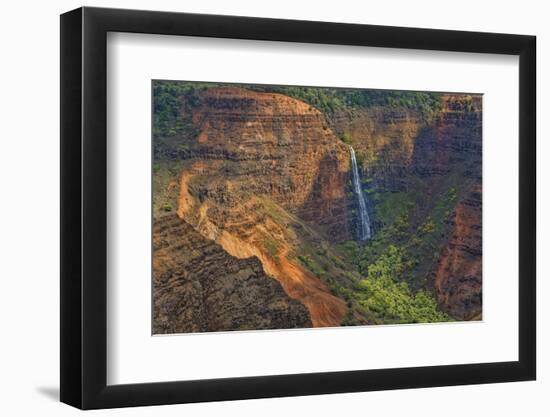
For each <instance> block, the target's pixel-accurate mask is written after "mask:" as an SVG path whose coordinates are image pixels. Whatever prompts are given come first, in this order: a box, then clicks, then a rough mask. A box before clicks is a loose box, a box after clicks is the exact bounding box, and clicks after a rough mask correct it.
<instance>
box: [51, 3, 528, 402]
mask: <svg viewBox="0 0 550 417" xmlns="http://www.w3.org/2000/svg"><path fill="white" fill-rule="evenodd" d="M535 67H536V58H535V37H531V36H523V35H509V34H492V33H474V32H458V31H446V30H431V29H414V28H398V27H384V26H371V25H355V24H341V23H327V22H310V21H292V20H275V19H264V18H251V17H234V16H214V15H196V14H183V13H167V12H150V11H135V10H117V9H101V8H87V7H85V8H80V9H77V10H74V11H71V12H68V13H65V14H63V15H62V16H61V401H63V402H65V403H67V404H70V405H73V406H75V407H79V408H82V409H93V408H111V407H125V406H139V405H155V404H173V403H186V402H200V401H218V400H235V399H248V398H264V397H277V396H297V395H313V394H326V393H343V392H356V391H371V390H386V389H400V388H418V387H434V386H445V385H462V384H480V383H495V382H506V381H523V380H533V379H535V375H536V351H535V345H536V331H535V329H536V317H535V298H536V297H535V289H536V285H535V253H536V251H535V248H536V224H535V218H536V216H535V214H536V211H535V210H536V208H535V207H536V204H535V201H536V191H535V162H536V157H535V105H536V97H535V79H536V77H535Z"/></svg>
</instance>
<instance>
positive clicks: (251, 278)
mask: <svg viewBox="0 0 550 417" xmlns="http://www.w3.org/2000/svg"><path fill="white" fill-rule="evenodd" d="M153 249H154V251H155V257H154V260H153V300H154V306H153V333H154V334H162V333H189V332H206V331H226V330H252V329H254V330H258V329H284V328H294V327H296V328H303V327H311V320H310V319H309V314H308V312H307V309H306V308H305V307H304V306H303V305H302V304H301V303H299V302H297V301H294V300H292V299H291V298H290V297H288V295H286V293H285V291H284V290H283V288H282V287H281V285H280V284H279V283H278V282H277V281H275V280H274V279H272V278H270V277H269V276H267V275H266V274H265V272H264V271H263V268H262V265H261V263H260V262H259V261H258V259H256V258H248V259H238V258H235V257H233V256H231V255H229V254H228V253H227V252H225V251H224V250H223V249H222V248H221V247H220V246H219V245H217V244H216V243H214V242H212V241H211V240H208V239H205V238H204V237H203V236H201V235H200V234H199V233H198V232H196V231H195V230H194V229H193V228H192V227H191V226H190V225H188V224H187V223H185V221H183V220H181V219H180V218H178V217H177V216H176V215H165V216H162V217H160V218H158V219H156V220H155V222H154V226H153Z"/></svg>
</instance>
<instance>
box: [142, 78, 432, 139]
mask: <svg viewBox="0 0 550 417" xmlns="http://www.w3.org/2000/svg"><path fill="white" fill-rule="evenodd" d="M228 86H231V87H241V88H246V89H249V90H253V91H259V92H270V93H280V94H284V95H287V96H289V97H293V98H296V99H298V100H301V101H304V102H306V103H308V104H309V105H311V106H313V107H315V108H317V109H318V110H319V111H321V112H323V113H325V114H327V115H330V114H331V113H334V112H338V111H346V110H350V109H353V108H368V107H376V106H380V107H386V108H387V107H390V108H391V107H394V108H406V109H409V110H412V111H416V112H418V113H420V115H421V116H422V118H423V119H424V120H426V121H430V120H431V119H432V118H433V117H434V116H435V115H436V114H437V112H438V111H439V110H441V94H440V93H431V92H418V91H394V90H369V89H347V88H328V87H296V86H282V85H259V84H252V85H248V84H225V83H224V84H222V83H201V82H187V81H162V80H154V81H153V135H154V137H167V136H173V135H176V134H178V133H181V132H182V131H184V130H185V129H188V128H189V124H190V123H191V120H190V119H188V120H186V119H185V118H183V117H181V113H182V112H181V110H182V106H188V107H190V108H192V107H194V106H196V105H198V104H200V97H199V94H198V93H200V92H201V91H204V90H206V89H209V88H215V87H228Z"/></svg>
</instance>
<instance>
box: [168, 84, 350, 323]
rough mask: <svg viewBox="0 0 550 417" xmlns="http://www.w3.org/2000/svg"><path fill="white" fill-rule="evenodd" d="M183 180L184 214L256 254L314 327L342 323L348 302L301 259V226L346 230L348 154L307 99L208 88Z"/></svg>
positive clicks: (235, 247) (231, 247)
mask: <svg viewBox="0 0 550 417" xmlns="http://www.w3.org/2000/svg"><path fill="white" fill-rule="evenodd" d="M201 101H202V104H201V106H199V107H198V108H196V109H195V110H194V113H193V123H194V125H195V127H196V129H197V131H198V132H199V134H198V138H197V144H196V145H195V146H194V147H193V150H192V151H191V153H190V154H191V158H190V159H189V160H188V163H187V164H186V165H185V167H184V169H183V171H182V175H181V183H180V195H179V201H178V210H177V213H178V215H179V216H180V217H181V218H182V219H184V220H185V221H187V222H188V223H189V224H191V225H193V227H195V228H196V230H198V231H199V232H200V233H201V234H202V235H203V236H205V237H207V238H208V239H212V240H214V241H216V242H217V243H219V244H220V245H221V246H222V247H223V248H224V249H225V250H226V251H227V252H228V253H229V254H231V255H233V256H235V257H238V258H248V257H251V256H256V257H257V258H258V259H260V261H261V262H262V264H263V267H264V270H265V271H266V272H267V273H268V274H269V275H271V276H272V277H274V278H275V279H277V280H278V281H279V282H280V283H281V285H282V286H283V288H284V289H285V291H286V292H287V294H289V296H290V297H292V298H294V299H296V300H298V301H300V302H301V303H303V304H304V305H305V306H306V307H307V308H308V311H309V313H310V317H311V320H312V322H313V325H314V326H334V325H339V324H340V322H341V320H342V318H343V317H344V315H345V313H346V306H345V303H344V301H343V300H341V299H339V298H337V297H335V296H333V295H332V294H331V292H330V290H329V289H328V287H327V286H326V285H325V284H324V283H323V282H322V281H321V280H320V279H319V278H318V277H316V276H314V275H313V274H312V273H311V272H309V271H308V270H307V269H305V268H303V267H302V266H301V265H300V263H299V262H297V261H296V260H295V259H294V255H295V252H294V250H295V248H297V247H299V246H300V245H301V242H300V235H303V233H298V234H297V233H295V228H301V229H304V228H305V227H306V226H304V225H303V222H311V223H314V224H316V225H317V226H319V227H320V228H321V229H323V232H324V233H325V235H326V236H330V237H333V238H335V239H336V238H340V239H342V238H344V237H347V236H349V234H350V231H349V229H348V223H349V222H348V218H347V198H346V184H347V181H348V179H349V153H348V150H347V147H346V146H345V144H343V143H341V141H339V140H338V139H337V138H336V137H335V136H334V134H333V133H332V131H331V130H330V129H329V128H328V126H327V125H326V121H325V119H324V117H323V115H322V114H321V113H320V112H319V111H317V110H316V109H314V108H313V107H310V106H309V105H307V104H305V103H303V102H301V101H298V100H294V99H292V98H289V97H286V96H284V95H280V94H271V93H257V92H252V91H248V90H244V89H239V88H216V89H210V90H207V91H206V92H205V93H204V94H203V96H202V100H201Z"/></svg>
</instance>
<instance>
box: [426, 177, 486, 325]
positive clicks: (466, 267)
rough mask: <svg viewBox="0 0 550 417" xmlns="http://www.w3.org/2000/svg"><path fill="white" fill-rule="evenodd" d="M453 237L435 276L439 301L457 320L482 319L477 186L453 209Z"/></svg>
mask: <svg viewBox="0 0 550 417" xmlns="http://www.w3.org/2000/svg"><path fill="white" fill-rule="evenodd" d="M451 222H452V226H453V234H452V236H451V239H450V240H449V243H448V244H447V245H446V247H445V248H444V249H443V251H442V254H441V260H440V262H439V266H438V269H437V273H436V277H435V289H436V292H437V296H438V301H439V303H440V305H441V307H442V308H443V310H444V311H446V312H447V313H449V314H450V315H451V316H452V317H454V318H456V319H459V320H470V319H481V312H482V304H481V302H482V296H481V295H482V285H481V284H482V268H481V255H482V247H481V239H482V233H481V230H482V229H481V188H480V187H476V189H474V190H473V191H472V192H471V193H470V194H468V196H467V197H466V198H464V199H463V200H462V201H461V202H460V203H459V204H458V205H457V207H456V209H455V210H454V212H453V214H452V218H451Z"/></svg>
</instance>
